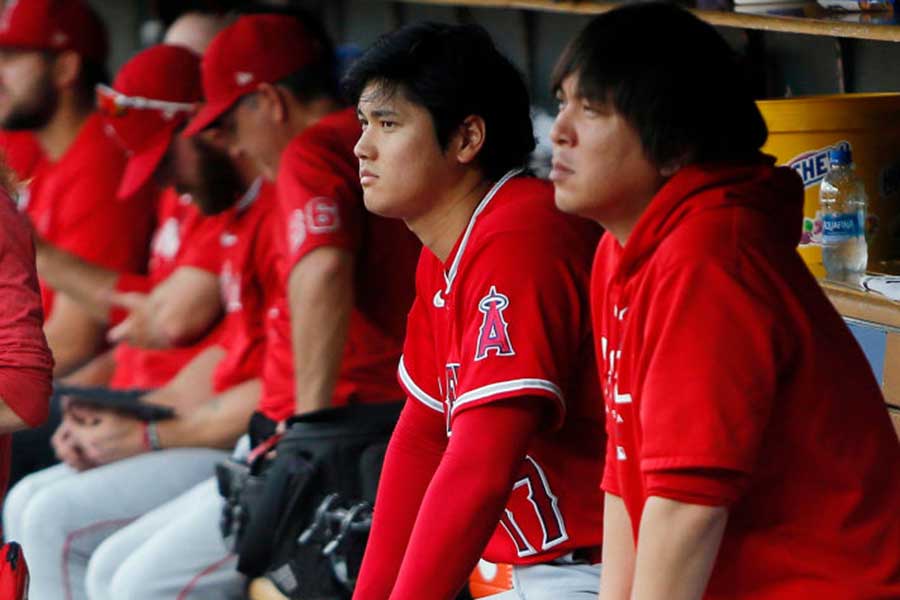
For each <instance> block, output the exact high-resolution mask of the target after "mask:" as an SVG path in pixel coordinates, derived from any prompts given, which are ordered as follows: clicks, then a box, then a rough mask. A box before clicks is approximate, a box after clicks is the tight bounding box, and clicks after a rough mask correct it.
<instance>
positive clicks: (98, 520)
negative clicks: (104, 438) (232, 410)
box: [3, 448, 228, 600]
mask: <svg viewBox="0 0 900 600" xmlns="http://www.w3.org/2000/svg"><path fill="white" fill-rule="evenodd" d="M227 455H228V454H227V453H226V452H222V451H219V450H210V449H200V448H183V449H173V450H163V451H160V452H153V453H148V454H142V455H140V456H136V457H133V458H129V459H126V460H122V461H119V462H115V463H112V464H109V465H105V466H103V467H98V468H96V469H91V470H89V471H84V472H81V473H78V472H75V471H73V470H72V469H70V468H69V467H67V466H65V465H57V466H55V467H50V468H49V469H45V470H44V471H40V472H38V473H35V474H34V475H31V476H29V477H26V478H25V479H23V480H22V481H21V482H19V484H18V485H16V486H15V487H14V488H13V489H12V490H11V491H10V494H9V496H8V497H7V501H6V504H5V506H4V511H3V522H4V528H5V530H6V531H7V532H8V534H9V535H10V538H12V537H13V536H14V537H15V538H16V539H18V540H19V541H20V542H21V543H22V546H23V548H24V551H25V555H26V557H27V559H28V566H29V569H30V571H31V586H30V588H29V592H30V598H31V600H84V599H87V598H88V595H87V592H86V589H85V575H86V571H87V565H88V561H89V559H90V558H91V555H92V554H93V553H94V551H95V550H96V549H97V547H98V546H99V545H100V544H101V543H102V542H103V541H104V540H105V539H106V538H108V537H109V536H110V535H111V534H113V533H114V532H116V531H118V530H120V529H122V528H123V527H125V526H126V525H128V524H129V523H131V522H132V521H134V520H136V519H138V518H139V517H141V516H143V515H145V514H147V513H148V512H150V511H152V510H154V509H156V508H157V507H159V506H161V505H163V504H165V503H166V502H168V501H170V500H172V499H173V498H177V497H178V496H180V495H181V494H183V493H184V492H186V491H187V490H189V489H191V488H192V487H193V486H195V485H197V484H198V483H200V482H202V481H204V480H206V479H208V478H209V477H210V475H211V474H212V473H213V469H214V465H215V464H216V463H217V462H219V461H221V460H223V459H224V458H225V457H226V456H227Z"/></svg>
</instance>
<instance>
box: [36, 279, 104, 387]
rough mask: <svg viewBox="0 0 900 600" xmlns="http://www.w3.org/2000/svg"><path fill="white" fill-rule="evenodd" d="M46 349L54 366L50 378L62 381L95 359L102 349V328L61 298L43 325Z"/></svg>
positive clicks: (61, 295) (62, 296)
mask: <svg viewBox="0 0 900 600" xmlns="http://www.w3.org/2000/svg"><path fill="white" fill-rule="evenodd" d="M44 335H45V336H46V337H47V345H48V346H49V347H50V350H51V352H52V353H53V360H54V361H55V362H56V364H55V366H54V369H53V375H54V376H55V377H63V376H65V375H68V374H69V373H71V372H72V371H74V370H75V369H77V368H78V367H80V366H81V365H83V364H85V363H86V362H87V361H89V360H90V359H92V358H93V357H94V356H96V354H97V352H99V351H100V349H101V348H103V346H104V343H105V342H104V339H103V327H102V326H101V325H99V324H98V323H97V322H96V321H95V320H93V319H92V318H91V317H90V316H89V315H88V314H87V313H86V312H85V311H84V310H82V309H81V307H80V306H79V305H77V304H76V303H75V302H74V300H72V299H70V298H68V297H67V296H66V295H64V294H57V295H56V298H55V299H54V306H53V313H52V314H51V315H50V318H49V319H48V320H47V322H46V323H45V324H44Z"/></svg>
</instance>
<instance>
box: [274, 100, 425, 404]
mask: <svg viewBox="0 0 900 600" xmlns="http://www.w3.org/2000/svg"><path fill="white" fill-rule="evenodd" d="M359 134H360V126H359V121H358V119H357V118H356V112H355V110H354V109H349V108H348V109H345V110H342V111H340V112H336V113H333V114H331V115H328V116H326V117H325V118H323V119H321V120H320V121H319V122H317V123H315V124H314V125H312V126H311V127H309V128H307V129H306V130H304V131H303V132H302V133H301V134H300V135H298V136H297V137H296V138H294V140H292V141H291V143H290V144H289V145H288V147H287V148H286V149H285V151H284V153H283V154H282V157H281V162H280V165H279V169H278V179H277V182H276V185H277V190H278V200H279V204H280V206H281V213H282V219H283V223H284V224H285V225H286V227H285V228H283V230H282V231H283V233H282V234H281V235H280V236H279V238H280V241H281V243H284V244H285V251H286V255H287V257H288V264H287V265H286V270H285V274H284V282H283V284H282V286H283V289H284V290H285V293H286V290H287V279H288V277H289V273H290V270H291V269H292V268H293V267H294V265H296V264H297V263H298V262H299V261H300V260H302V259H303V257H305V256H306V255H307V254H309V253H310V252H312V251H313V250H315V249H316V248H319V247H322V246H330V247H335V248H342V249H346V250H348V251H350V252H352V253H353V254H354V255H355V256H356V278H355V284H356V288H355V302H356V305H355V306H354V309H353V312H352V314H351V317H350V328H349V333H348V339H347V343H346V346H345V349H344V356H343V359H342V361H341V367H340V371H339V373H338V380H337V384H336V386H335V390H334V394H333V396H332V404H333V405H334V406H341V405H344V404H347V403H356V402H358V403H372V402H390V401H400V400H401V399H402V397H403V393H402V392H401V391H400V389H399V387H398V386H397V383H396V378H395V376H394V373H395V370H396V368H397V360H398V359H399V357H400V350H401V348H402V344H403V334H404V330H405V317H404V315H405V314H406V311H407V309H408V307H409V306H410V304H412V299H413V277H414V272H415V262H416V257H417V256H418V253H419V249H420V248H421V245H420V244H419V243H418V240H416V238H415V236H413V234H412V233H410V232H409V230H408V229H407V228H406V226H405V225H404V224H403V223H402V222H399V221H395V220H390V219H384V218H381V217H378V216H375V215H373V214H371V213H368V212H366V210H365V206H364V205H363V200H362V189H361V187H360V184H359V163H358V162H357V160H356V157H355V156H354V154H353V146H354V145H355V144H356V141H357V140H358V139H359ZM286 300H287V299H286V297H283V298H282V299H281V302H280V303H279V305H278V307H277V310H274V311H272V314H271V320H270V325H269V326H270V327H272V331H270V336H271V337H272V339H273V343H271V344H270V346H269V350H268V352H269V355H268V356H267V360H266V365H265V375H264V380H265V385H264V388H265V389H264V394H263V400H262V404H261V406H260V410H261V412H262V413H263V414H265V415H266V416H267V417H268V418H270V419H272V420H274V421H281V420H283V419H285V418H287V417H289V416H291V415H293V414H294V375H293V374H294V363H293V352H292V345H291V321H290V314H289V312H288V310H287V308H286V306H287V303H286Z"/></svg>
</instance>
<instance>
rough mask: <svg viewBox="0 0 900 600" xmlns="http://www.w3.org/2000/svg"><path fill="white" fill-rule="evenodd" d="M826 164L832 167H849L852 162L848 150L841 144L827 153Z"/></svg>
mask: <svg viewBox="0 0 900 600" xmlns="http://www.w3.org/2000/svg"><path fill="white" fill-rule="evenodd" d="M828 162H830V163H831V164H832V165H849V164H850V163H852V162H853V156H852V154H851V153H850V148H849V147H848V146H845V145H843V144H841V145H840V146H835V147H833V148H832V149H831V150H829V151H828Z"/></svg>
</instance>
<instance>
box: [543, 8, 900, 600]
mask: <svg viewBox="0 0 900 600" xmlns="http://www.w3.org/2000/svg"><path fill="white" fill-rule="evenodd" d="M660 48H665V52H660V50H659V49H660ZM612 57H615V58H614V59H613V58H612ZM554 79H555V84H554V87H555V88H556V91H557V95H558V97H559V100H560V112H559V115H558V116H557V119H556V123H555V125H554V128H553V131H552V135H551V137H552V141H553V149H554V167H553V172H552V174H551V179H553V181H554V184H555V187H556V202H557V206H559V207H560V208H562V209H563V210H565V211H567V212H572V213H577V214H580V215H583V216H586V217H589V218H591V219H593V220H595V221H597V222H599V223H601V224H602V225H603V226H604V227H606V228H607V231H608V232H609V235H607V236H606V237H605V238H604V239H603V241H602V242H601V243H600V246H599V248H598V250H597V254H596V257H595V262H594V270H593V275H592V284H591V285H592V294H591V295H592V312H593V322H594V329H595V332H596V342H597V359H598V364H599V372H600V378H601V383H602V386H603V397H604V400H605V404H606V415H607V431H608V434H609V442H608V447H607V455H606V457H607V458H606V473H605V475H604V479H603V489H604V491H605V493H606V497H605V516H604V542H603V586H602V590H601V598H603V600H614V599H617V600H618V599H621V600H626V599H631V600H650V599H661V598H665V599H667V600H688V599H690V600H695V599H699V598H706V599H710V600H719V599H724V598H728V599H730V600H749V599H750V598H752V599H753V600H775V599H779V600H780V599H791V600H811V599H813V598H815V599H818V600H822V599H841V600H851V599H855V600H875V599H887V598H897V597H900V552H898V549H900V519H898V518H897V516H896V510H897V506H898V505H900V447H898V444H897V439H896V437H895V434H894V432H893V430H892V429H891V426H890V423H889V420H888V417H887V414H886V412H885V408H884V400H883V399H882V396H881V393H880V391H879V389H878V385H877V383H876V381H875V379H874V378H873V376H872V372H871V370H870V369H869V366H868V364H867V363H866V359H865V357H864V356H863V353H862V352H861V350H860V349H859V347H858V346H857V345H856V343H855V342H854V340H853V337H852V336H851V334H850V332H849V331H848V329H847V328H846V327H845V325H844V323H843V322H842V320H841V318H840V316H839V315H838V314H837V312H836V311H835V310H834V308H833V307H832V306H831V305H830V303H829V302H828V300H827V298H826V297H825V295H824V294H823V293H822V291H821V289H820V288H819V286H818V284H817V283H816V281H815V279H814V278H813V277H812V275H811V274H810V273H809V271H808V270H807V268H806V267H805V265H804V264H803V262H802V260H801V259H800V257H799V255H798V254H797V252H796V250H795V247H796V245H797V243H798V241H799V233H800V225H801V218H802V202H803V190H802V186H801V184H800V181H799V180H798V179H797V177H796V176H795V175H794V174H793V173H792V172H791V171H790V170H788V169H785V168H776V167H773V166H772V160H771V158H769V157H766V156H763V155H761V154H760V153H759V148H760V147H761V146H762V144H763V142H764V141H765V139H766V135H767V132H766V126H765V124H764V122H763V120H762V117H761V116H760V114H759V111H758V110H757V108H756V106H755V105H754V103H753V100H752V97H751V96H750V94H749V93H747V92H746V91H745V89H744V87H743V85H742V81H741V77H740V69H739V68H738V64H737V60H736V56H735V54H734V53H733V52H732V51H731V50H730V49H729V47H728V46H727V45H726V43H725V42H724V40H722V38H721V37H720V36H719V35H718V34H717V33H716V32H715V30H713V29H712V28H711V27H709V26H708V25H705V24H703V23H702V22H700V21H699V20H698V19H696V18H695V17H693V16H691V15H690V14H689V13H687V12H685V11H683V10H681V9H678V8H676V7H675V6H672V5H661V4H645V5H636V6H630V7H627V8H623V9H619V10H616V11H612V12H610V13H608V14H606V15H603V16H601V17H598V18H597V19H596V20H594V21H593V22H591V24H589V25H588V26H587V28H586V29H585V30H584V31H583V32H582V33H581V34H580V35H579V36H578V38H577V39H576V40H575V41H574V42H573V43H572V44H571V45H570V47H569V48H568V49H567V51H566V52H565V54H564V55H563V57H562V59H561V60H560V62H559V64H558V66H557V70H556V73H555V77H554Z"/></svg>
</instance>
